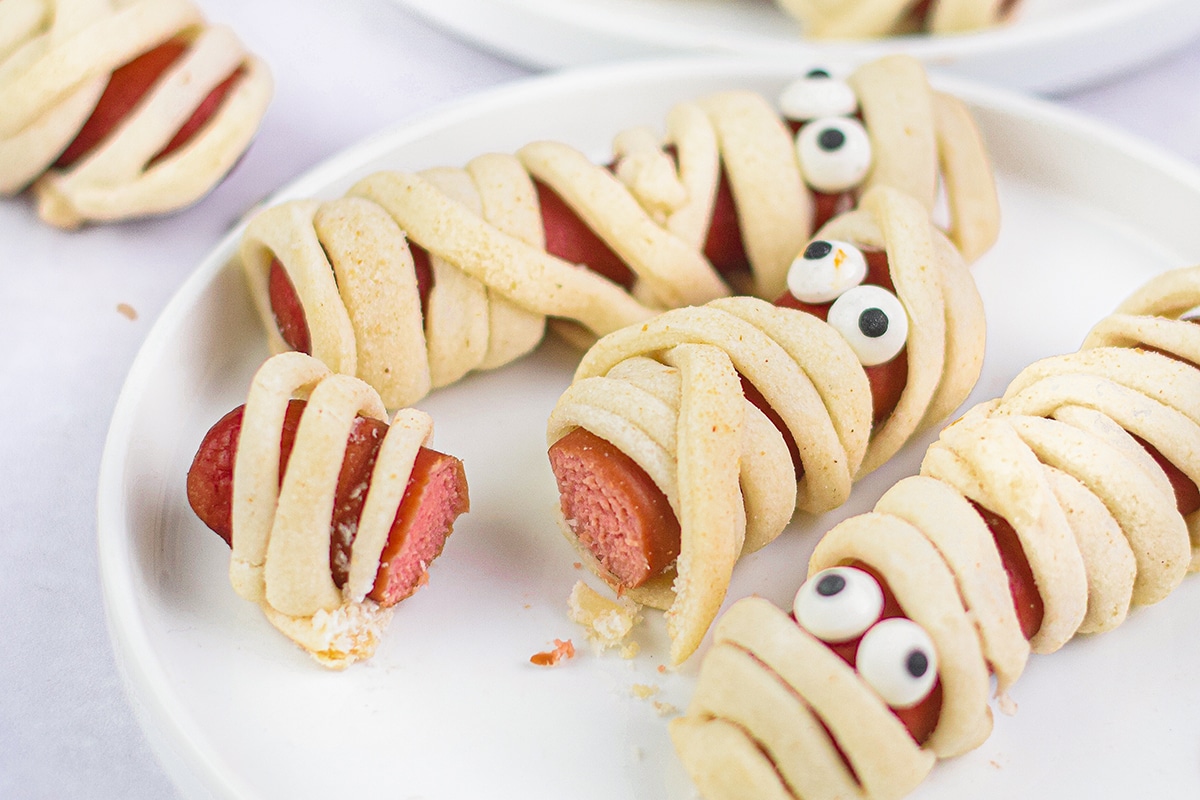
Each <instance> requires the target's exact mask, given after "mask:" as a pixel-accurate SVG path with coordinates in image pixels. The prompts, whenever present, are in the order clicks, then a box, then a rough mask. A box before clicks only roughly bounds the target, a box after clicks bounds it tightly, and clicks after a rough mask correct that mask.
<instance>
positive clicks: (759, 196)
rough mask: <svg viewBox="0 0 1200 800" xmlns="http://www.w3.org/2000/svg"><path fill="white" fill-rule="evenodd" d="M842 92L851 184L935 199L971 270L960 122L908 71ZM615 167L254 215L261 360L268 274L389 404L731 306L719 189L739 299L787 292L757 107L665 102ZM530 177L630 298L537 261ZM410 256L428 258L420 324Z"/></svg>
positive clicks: (786, 164) (431, 176) (452, 177)
mask: <svg viewBox="0 0 1200 800" xmlns="http://www.w3.org/2000/svg"><path fill="white" fill-rule="evenodd" d="M852 81H853V82H854V84H855V88H856V91H857V92H858V94H859V96H860V101H861V106H862V113H863V115H864V118H865V119H866V121H867V125H868V129H869V130H870V132H871V136H872V146H873V148H874V152H875V153H876V158H875V166H874V169H873V171H872V173H871V174H870V175H869V176H868V177H867V178H866V183H865V184H864V185H865V186H866V187H872V186H876V185H888V186H894V187H896V188H900V189H902V190H903V191H905V192H908V193H910V194H912V195H913V196H914V197H916V198H917V199H918V200H919V201H920V203H921V204H922V205H923V207H924V208H925V209H926V212H927V213H931V212H932V209H933V208H934V206H935V204H936V203H937V200H938V193H939V187H944V191H945V194H946V197H947V199H948V201H949V207H950V208H951V212H952V213H951V225H950V228H949V235H950V237H951V240H952V241H954V243H955V245H956V246H957V247H958V248H959V249H960V250H961V251H962V252H963V253H964V255H965V256H966V257H967V259H968V260H969V261H970V260H974V259H975V258H977V257H978V256H979V255H980V254H982V252H983V251H985V250H986V249H987V248H988V247H990V246H991V244H992V242H994V240H995V238H996V235H997V231H998V225H999V211H998V208H997V204H996V195H995V186H994V183H993V181H992V175H991V169H990V166H989V163H988V159H987V154H986V152H985V151H984V148H983V143H982V140H981V138H980V136H979V133H978V131H977V130H976V129H975V127H974V123H973V122H972V120H971V118H970V115H969V113H968V112H967V111H966V109H965V108H964V107H963V106H962V105H961V103H959V102H958V101H957V100H954V99H953V98H949V97H945V96H943V95H941V94H939V93H937V92H934V91H933V90H932V89H930V87H929V84H928V81H927V80H926V77H925V73H924V71H923V69H922V67H921V66H920V64H919V63H918V62H916V61H915V60H913V59H911V58H908V57H904V56H896V57H889V58H887V59H882V60H880V61H879V62H876V63H874V64H871V65H867V66H866V67H863V68H861V69H859V70H858V71H857V72H856V73H855V74H854V76H852ZM897 97H902V98H903V102H897V100H896V98H897ZM876 128H877V129H878V130H877V131H876V130H875V129H876ZM614 153H615V160H614V163H613V166H612V168H611V169H610V168H608V167H604V166H600V165H596V164H593V163H591V162H590V161H588V160H587V158H586V157H585V156H584V155H583V154H582V153H580V152H579V151H577V150H575V149H573V148H571V147H569V146H568V145H565V144H562V143H558V142H550V141H541V142H533V143H530V144H528V145H526V146H524V147H522V148H521V149H520V150H518V151H517V152H516V153H515V154H513V155H506V154H496V153H493V154H487V155H483V156H480V157H478V158H475V159H472V160H471V161H470V162H469V163H468V164H467V165H466V166H465V167H464V168H462V169H458V168H448V167H443V168H437V169H430V170H424V171H421V172H418V173H407V172H399V171H387V172H378V173H375V174H372V175H369V176H367V177H365V178H363V179H362V180H361V181H359V182H358V183H357V184H355V185H354V186H353V187H352V188H351V189H350V190H349V191H348V192H347V195H346V196H345V197H342V198H338V199H334V200H327V201H317V200H299V201H293V202H289V203H284V204H281V205H279V206H275V207H273V208H269V209H266V210H264V211H262V212H260V213H259V214H258V215H256V216H255V218H254V219H253V220H251V222H250V224H249V226H248V227H247V229H246V232H245V235H244V237H243V240H242V245H241V261H242V264H243V266H244V268H245V270H246V273H247V276H248V279H249V284H250V288H251V294H252V296H253V298H254V301H255V303H256V305H257V307H258V310H259V312H260V316H261V317H262V321H263V325H264V327H265V328H266V331H267V337H268V341H269V344H270V348H271V351H272V352H281V351H283V350H286V349H288V345H287V344H286V343H285V342H284V340H283V339H282V337H281V336H280V334H279V331H278V329H277V325H276V320H275V316H274V313H273V311H272V308H271V299H270V294H269V272H270V269H271V264H272V262H273V260H276V259H277V260H278V261H279V263H280V264H281V265H282V267H283V269H284V270H285V271H286V273H287V275H288V277H289V279H290V280H291V283H292V285H293V288H294V289H295V291H296V294H297V296H298V298H299V301H300V305H301V307H302V308H303V311H304V316H305V319H306V321H307V323H308V326H309V330H310V334H311V339H312V354H313V355H314V356H316V357H317V358H319V359H321V360H322V361H324V362H325V363H326V364H328V365H329V367H330V368H331V369H333V370H334V371H336V372H340V373H345V374H351V375H357V376H358V377H360V378H362V379H363V380H365V381H366V382H368V383H369V384H371V385H372V386H374V387H375V388H376V389H377V390H378V391H379V392H380V394H381V395H382V396H383V398H384V402H385V403H386V404H387V406H388V407H389V408H396V407H402V406H404V405H407V404H410V403H413V402H416V401H417V400H419V399H420V398H421V397H422V396H424V395H425V394H426V393H427V392H428V391H429V390H430V389H432V388H436V387H439V386H445V385H447V384H450V383H453V382H454V381H457V380H459V379H460V378H461V377H462V376H464V375H466V374H467V373H468V372H470V371H473V370H479V369H490V368H493V367H497V366H500V365H502V364H506V363H508V362H510V361H512V360H514V359H516V358H519V357H520V356H522V355H524V354H525V353H527V352H529V351H530V350H531V349H533V348H534V347H535V346H536V345H537V344H538V342H540V341H541V338H542V336H543V334H544V331H545V326H546V321H547V318H549V319H550V320H551V321H552V322H553V323H554V324H555V329H556V330H559V331H562V332H564V333H566V334H567V335H568V338H569V339H570V340H571V341H573V342H577V343H582V344H584V346H586V345H587V344H591V343H592V342H594V341H595V339H596V338H597V337H599V336H602V335H605V334H608V333H611V332H612V331H614V330H617V329H618V328H621V327H624V326H627V325H631V324H635V323H639V322H642V321H644V320H646V319H649V318H650V317H652V316H654V315H655V314H657V313H659V312H661V311H662V310H664V309H668V308H675V307H681V306H690V305H702V304H703V303H705V302H707V301H709V300H712V299H714V298H717V297H720V296H724V295H727V294H729V292H730V289H729V287H728V286H727V285H726V284H725V282H724V280H723V279H722V278H721V277H720V276H719V275H718V274H717V273H716V271H715V270H714V269H713V268H712V266H711V265H710V264H709V263H708V261H707V260H706V259H705V257H704V256H703V250H704V246H705V242H706V239H707V236H708V232H709V225H710V223H711V221H712V217H713V213H714V207H715V203H716V197H717V193H718V187H719V185H720V180H721V176H722V174H724V175H725V176H727V179H728V181H729V185H730V189H731V192H732V194H733V196H734V200H735V204H736V207H737V214H738V219H739V226H740V229H741V233H742V238H743V241H744V246H745V250H746V253H747V257H748V259H749V263H750V268H751V276H750V283H751V285H750V286H748V287H746V288H747V289H748V291H751V292H752V293H753V294H755V295H757V296H759V297H762V298H766V299H770V300H773V299H775V298H776V297H778V296H779V295H780V294H782V293H783V292H784V291H785V290H786V286H785V281H786V275H787V270H788V268H789V267H790V265H791V263H792V260H793V259H794V258H795V257H796V254H797V253H798V252H800V251H801V250H802V248H803V246H804V244H805V243H806V242H807V241H808V240H809V237H810V234H811V230H810V227H811V219H812V214H813V198H812V191H811V190H810V189H809V188H808V186H807V184H806V182H805V176H804V174H803V172H802V170H801V166H800V161H799V157H798V155H797V148H796V146H795V141H794V137H793V135H792V133H791V131H790V129H789V127H788V124H787V123H786V121H785V120H784V119H783V118H781V116H780V112H779V111H777V110H776V109H775V108H773V107H772V105H771V104H770V103H769V102H768V101H767V100H766V99H764V98H763V97H762V96H760V95H758V94H755V93H752V92H746V91H727V92H721V93H717V94H714V95H711V96H708V97H704V98H701V99H699V100H697V101H694V102H684V103H680V104H678V105H677V106H675V107H674V108H672V109H671V110H670V112H669V113H668V115H667V119H666V133H665V134H664V135H660V134H657V133H655V132H654V131H652V130H650V129H649V128H641V127H639V128H631V129H629V130H626V131H622V132H621V133H619V134H618V135H617V137H616V138H615V141H614ZM535 181H538V182H541V183H543V184H545V185H546V186H548V187H550V188H551V189H552V190H553V191H554V192H555V193H556V194H557V195H558V196H560V197H561V198H562V199H563V200H564V202H565V203H566V204H567V205H568V206H569V207H570V208H571V210H572V211H573V213H575V214H576V215H577V216H578V217H579V218H580V219H581V220H583V221H584V222H585V223H586V224H587V225H588V227H589V228H591V229H592V230H593V231H594V232H595V233H596V234H597V235H598V236H599V237H600V238H601V239H602V240H603V241H604V242H605V243H606V244H607V245H608V246H609V247H610V248H611V249H612V250H613V251H614V252H615V253H617V254H618V255H619V256H620V257H621V259H622V260H623V261H624V262H625V263H627V264H628V266H629V267H630V268H631V270H632V271H633V273H634V274H635V275H636V279H635V283H634V285H633V286H632V288H631V290H630V291H626V290H625V289H623V288H622V287H621V286H618V285H617V284H615V283H613V282H611V281H609V280H607V279H606V278H604V277H602V276H600V275H598V274H596V273H593V272H591V271H590V270H586V269H582V268H580V267H579V266H578V265H575V264H570V263H568V262H566V261H564V260H562V259H559V258H557V257H555V256H553V255H550V254H548V253H546V252H545V232H544V229H543V222H542V218H541V212H540V207H539V203H538V192H537V189H536V185H535ZM410 243H415V244H416V245H419V246H420V247H421V248H422V249H423V250H425V251H427V252H428V253H429V254H430V255H431V256H432V259H431V260H432V269H433V292H432V295H431V296H430V298H429V304H428V310H427V314H426V316H425V317H424V318H422V315H421V306H420V300H419V296H418V293H417V281H416V277H415V274H414V269H415V266H414V262H413V256H412V251H411V249H410ZM939 246H940V245H939Z"/></svg>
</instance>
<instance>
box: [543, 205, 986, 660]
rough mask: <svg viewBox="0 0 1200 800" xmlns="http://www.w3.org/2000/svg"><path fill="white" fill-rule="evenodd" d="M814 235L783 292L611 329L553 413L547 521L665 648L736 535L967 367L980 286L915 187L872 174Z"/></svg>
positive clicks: (733, 556) (927, 409)
mask: <svg viewBox="0 0 1200 800" xmlns="http://www.w3.org/2000/svg"><path fill="white" fill-rule="evenodd" d="M820 236H821V237H823V238H822V239H819V240H817V241H814V242H813V243H812V244H810V245H809V246H808V247H806V248H805V251H804V254H803V255H802V256H801V257H798V258H797V259H796V264H795V265H794V266H793V268H792V272H791V274H790V275H789V286H791V287H792V291H794V292H796V293H797V294H798V295H799V296H800V299H799V300H798V299H796V297H795V296H791V297H789V298H785V302H783V303H781V305H791V306H793V308H786V307H778V306H773V305H771V304H769V303H766V302H764V301H762V300H758V299H755V298H750V297H740V298H729V299H722V300H716V301H713V302H711V303H709V304H707V305H705V306H701V307H694V308H686V309H676V310H673V311H669V312H666V313H664V314H662V315H661V316H659V317H657V318H655V319H653V320H651V321H649V322H647V323H644V324H641V325H634V326H630V327H628V328H625V329H622V330H620V331H617V332H615V333H613V334H610V335H608V336H606V337H604V338H603V339H601V340H600V341H599V342H598V343H597V344H596V345H595V346H594V347H593V348H591V349H590V350H589V351H588V352H587V353H586V354H585V355H584V357H583V360H582V362H581V364H580V366H579V368H578V369H577V371H576V374H575V378H574V381H573V383H572V384H571V386H570V387H569V388H568V389H567V391H566V392H565V393H564V394H563V396H562V397H561V398H560V399H559V401H558V403H557V404H556V406H555V408H554V410H553V412H552V413H551V416H550V420H549V423H548V431H547V440H548V443H549V444H550V451H549V456H550V461H551V466H552V468H553V470H554V473H555V477H556V480H557V482H558V487H559V491H560V495H561V507H562V514H563V522H564V526H563V530H564V533H566V535H567V536H568V538H569V539H570V540H572V541H573V542H574V543H575V544H576V546H577V547H578V548H579V549H580V551H581V552H582V553H583V555H584V559H585V561H586V563H587V564H588V565H589V566H590V567H591V569H592V570H593V571H594V572H595V573H596V574H597V575H599V576H600V577H602V578H603V579H604V580H605V581H606V582H608V583H609V584H610V585H611V586H613V587H614V588H615V589H617V590H618V591H619V592H622V593H625V594H627V595H629V596H631V597H633V598H634V599H635V600H638V601H640V602H643V603H646V604H649V605H652V606H654V607H657V608H663V609H666V610H667V630H668V633H669V634H670V637H671V658H672V661H674V662H676V663H679V662H681V661H683V660H684V659H685V658H687V657H688V655H690V654H691V653H692V652H693V651H694V650H695V648H696V647H697V646H698V645H699V643H700V640H701V638H702V637H703V635H704V633H705V632H706V631H707V629H708V627H709V625H710V623H711V622H712V620H713V618H714V617H715V615H716V612H717V609H718V608H719V606H720V605H721V602H722V600H723V598H724V596H725V591H726V588H727V587H728V583H729V579H730V574H731V572H732V569H733V566H734V563H735V561H736V560H737V558H738V557H739V555H740V554H741V553H742V552H750V551H753V550H755V549H758V548H759V547H762V546H763V545H765V544H767V543H769V542H770V541H771V540H772V539H774V538H775V537H776V536H778V534H779V533H780V532H781V531H782V530H783V528H784V526H786V524H787V523H788V521H789V520H790V519H791V517H792V514H793V512H794V511H795V509H797V508H799V509H800V510H803V511H807V512H812V513H820V512H822V511H827V510H829V509H832V508H835V507H837V506H839V505H840V504H841V503H843V502H845V500H846V499H847V497H848V496H849V492H850V487H851V483H852V482H853V481H854V480H855V479H856V478H857V477H859V476H861V475H863V474H865V473H866V472H869V471H870V470H872V469H874V468H875V467H877V466H879V465H880V464H882V463H883V462H884V461H886V460H887V459H888V458H890V457H891V456H892V455H893V454H894V453H895V452H896V450H898V449H899V448H900V447H901V446H902V445H903V444H904V442H905V441H907V440H908V438H909V437H911V436H912V435H913V434H914V433H915V432H916V431H918V430H921V429H922V428H924V427H926V426H929V425H932V424H934V423H935V422H937V421H938V420H940V419H943V418H944V417H945V416H946V415H948V414H949V413H950V412H951V411H952V410H953V409H954V408H956V407H957V406H958V405H959V404H960V403H961V402H962V400H963V399H965V397H966V395H967V394H968V393H969V391H970V389H971V387H972V386H973V385H974V382H975V380H976V378H977V377H978V375H979V370H980V366H981V363H982V356H983V346H984V323H983V311H982V304H981V302H980V298H979V295H978V293H977V291H976V289H975V285H974V282H973V280H972V279H971V277H970V275H969V273H968V272H967V268H966V266H965V264H964V263H963V261H962V259H961V257H960V256H959V255H958V253H957V251H956V250H955V249H954V247H953V246H952V245H951V244H950V243H949V241H948V240H947V239H946V238H945V237H944V236H943V235H942V234H941V233H940V232H939V231H938V230H937V229H936V228H934V227H933V226H932V225H931V224H930V222H929V221H928V217H927V215H926V214H925V212H924V209H923V208H922V207H921V205H920V204H919V203H918V202H917V201H915V200H913V199H912V198H910V197H908V196H906V195H904V194H901V193H900V192H898V191H896V190H894V189H890V188H887V187H876V188H874V189H872V190H870V191H869V192H868V193H867V194H866V195H865V196H864V198H863V200H862V204H861V206H860V208H859V209H857V210H855V211H852V212H848V213H846V214H843V215H840V216H838V217H835V218H834V219H833V220H831V221H830V222H829V223H828V224H826V225H825V226H824V227H823V228H822V230H821V231H820ZM859 248H862V250H865V251H866V255H867V256H868V257H869V258H870V261H868V260H867V258H864V253H862V252H861V251H860V249H859ZM884 255H886V258H883V256H884ZM872 262H873V263H872ZM885 287H886V288H885ZM893 292H894V293H893ZM789 295H790V293H789ZM801 301H803V302H801ZM796 306H799V307H801V308H805V309H807V310H808V311H811V312H813V313H805V312H802V311H799V310H797V309H796V308H795V307H796ZM816 314H822V315H825V314H827V315H828V319H829V322H825V321H823V320H822V319H821V318H820V317H818V316H816ZM881 348H882V349H881ZM873 395H874V397H873ZM883 396H886V397H887V398H888V399H887V400H886V401H883V402H879V403H877V402H876V399H875V398H877V397H883Z"/></svg>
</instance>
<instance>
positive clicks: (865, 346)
mask: <svg viewBox="0 0 1200 800" xmlns="http://www.w3.org/2000/svg"><path fill="white" fill-rule="evenodd" d="M789 277H790V275H789ZM826 321H827V322H828V323H829V324H830V325H831V326H833V328H834V330H836V331H837V332H838V333H840V334H841V335H842V336H843V337H845V339H846V341H847V342H849V344H850V348H851V349H852V350H853V351H854V354H855V355H857V356H858V360H859V363H861V364H862V365H863V366H864V367H874V366H876V365H878V364H883V363H886V362H888V361H891V360H892V359H893V358H895V357H896V355H897V354H898V353H899V352H900V351H901V350H903V349H904V344H905V342H907V341H908V314H906V313H905V311H904V306H903V305H902V304H901V302H900V300H899V298H897V297H896V295H894V294H892V293H891V292H889V291H888V290H887V289H884V288H883V287H882V286H876V285H874V284H863V285H862V286H855V287H854V288H853V289H850V290H848V291H846V292H845V293H844V294H842V296H841V297H839V298H838V299H837V300H834V301H833V304H832V305H830V306H829V314H828V316H827V317H826Z"/></svg>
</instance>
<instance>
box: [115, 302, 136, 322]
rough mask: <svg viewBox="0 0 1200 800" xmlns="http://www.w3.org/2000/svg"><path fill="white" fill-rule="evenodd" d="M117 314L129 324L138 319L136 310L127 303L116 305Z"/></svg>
mask: <svg viewBox="0 0 1200 800" xmlns="http://www.w3.org/2000/svg"><path fill="white" fill-rule="evenodd" d="M117 313H118V314H120V315H121V316H122V317H124V318H125V319H127V320H130V321H131V322H132V321H134V320H136V319H137V318H138V313H137V309H136V308H134V307H133V306H131V305H129V303H117Z"/></svg>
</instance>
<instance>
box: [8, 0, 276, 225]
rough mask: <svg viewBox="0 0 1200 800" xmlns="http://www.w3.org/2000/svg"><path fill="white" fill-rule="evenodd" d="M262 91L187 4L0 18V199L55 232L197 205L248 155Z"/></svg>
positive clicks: (22, 7) (235, 51)
mask: <svg viewBox="0 0 1200 800" xmlns="http://www.w3.org/2000/svg"><path fill="white" fill-rule="evenodd" d="M271 92H272V82H271V78H270V75H269V73H268V71H267V68H266V66H265V65H264V64H263V63H262V62H261V61H259V60H258V59H257V58H255V57H254V56H253V55H251V54H249V53H247V52H246V51H245V49H244V48H243V47H242V45H241V43H240V42H239V41H238V40H237V38H236V36H234V34H233V33H232V32H231V31H230V30H229V29H227V28H225V27H221V26H211V25H208V24H207V23H206V22H205V21H204V19H203V18H202V17H201V15H200V12H199V11H198V10H197V9H196V8H195V7H194V6H193V5H192V4H191V3H189V2H186V0H134V1H133V2H126V3H113V2H109V0H89V1H88V2H82V3H57V2H55V3H41V2H36V3H31V2H28V1H27V0H15V1H14V2H6V3H4V4H3V5H2V6H0V192H3V193H5V194H15V193H17V192H20V191H22V190H23V189H25V188H26V187H28V186H30V185H32V191H33V193H34V195H36V197H37V203H38V213H39V215H40V216H41V217H42V218H43V219H44V220H45V221H46V222H49V223H51V224H53V225H57V226H59V227H64V228H72V227H76V226H78V225H80V224H82V223H83V222H87V221H109V220H115V219H124V218H128V217H135V216H143V215H148V214H160V213H164V212H168V211H174V210H176V209H179V208H182V207H183V206H186V205H189V204H191V203H193V202H195V201H196V200H199V199H200V198H201V197H202V196H203V195H205V194H206V193H207V192H208V191H209V190H211V189H212V188H213V186H215V185H216V184H217V183H218V182H219V181H220V180H221V179H222V178H223V177H224V176H225V174H226V173H227V172H228V171H229V170H230V169H231V168H232V167H233V166H234V164H235V163H236V161H237V160H238V159H239V158H240V157H241V155H242V153H243V152H244V151H245V150H246V148H247V147H248V146H249V144H250V141H251V139H252V138H253V136H254V133H255V131H256V130H257V129H258V124H259V121H260V120H261V118H262V116H263V113H264V112H265V110H266V106H267V103H268V102H269V100H270V96H271Z"/></svg>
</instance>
